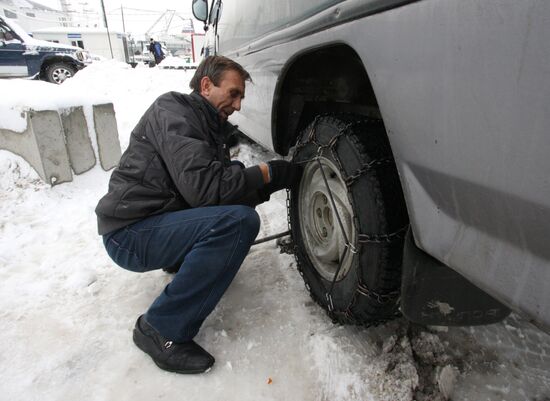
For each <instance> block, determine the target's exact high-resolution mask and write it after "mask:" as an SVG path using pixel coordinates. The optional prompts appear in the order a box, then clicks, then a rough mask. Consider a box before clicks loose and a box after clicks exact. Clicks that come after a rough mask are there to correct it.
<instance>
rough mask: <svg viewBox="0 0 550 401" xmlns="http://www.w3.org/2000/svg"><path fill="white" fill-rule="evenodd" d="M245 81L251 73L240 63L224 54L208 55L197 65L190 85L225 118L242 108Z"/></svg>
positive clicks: (248, 79) (249, 79)
mask: <svg viewBox="0 0 550 401" xmlns="http://www.w3.org/2000/svg"><path fill="white" fill-rule="evenodd" d="M245 81H251V78H250V74H249V73H248V72H247V71H246V70H245V69H244V68H243V67H242V66H241V65H240V64H238V63H236V62H235V61H233V60H231V59H228V58H227V57H223V56H210V57H206V58H205V59H204V60H203V61H202V62H201V63H200V64H199V66H198V67H197V71H195V75H194V76H193V78H192V79H191V82H190V83H189V86H190V87H191V89H194V90H196V91H198V92H199V93H200V94H201V95H202V96H203V97H205V98H206V99H207V100H208V101H209V102H210V104H212V105H213V106H214V107H215V108H217V109H218V113H219V115H220V117H221V118H222V119H223V120H226V119H227V117H228V116H230V115H231V114H232V113H233V112H234V111H235V110H237V111H238V110H240V109H241V100H242V99H243V98H244V90H245Z"/></svg>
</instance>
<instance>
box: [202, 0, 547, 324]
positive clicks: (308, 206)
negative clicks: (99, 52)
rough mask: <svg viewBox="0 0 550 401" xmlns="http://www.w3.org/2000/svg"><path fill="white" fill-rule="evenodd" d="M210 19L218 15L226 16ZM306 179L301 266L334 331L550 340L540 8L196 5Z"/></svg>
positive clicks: (295, 225) (299, 235) (395, 2)
mask: <svg viewBox="0 0 550 401" xmlns="http://www.w3.org/2000/svg"><path fill="white" fill-rule="evenodd" d="M222 6H223V7H222ZM193 12H194V15H195V17H196V18H198V19H199V20H201V21H203V22H204V23H205V24H206V26H207V28H208V30H207V31H206V35H207V37H206V42H205V53H206V54H222V55H226V56H228V57H230V58H233V59H234V60H236V61H237V62H239V63H240V64H242V65H243V66H244V68H246V69H247V70H248V71H249V72H250V74H251V76H252V79H253V82H254V83H253V84H251V85H248V86H247V93H246V98H247V99H246V102H245V103H244V105H243V108H242V110H241V112H239V113H235V115H234V116H235V117H234V119H232V122H233V123H236V124H238V126H239V129H240V130H241V131H243V132H244V133H245V134H246V135H248V136H249V137H251V138H252V139H254V140H255V141H257V142H259V143H261V144H263V145H265V146H266V147H269V148H271V149H273V150H275V151H276V152H278V153H279V154H281V155H283V156H284V155H288V156H292V158H293V160H294V161H296V162H298V163H301V164H302V165H303V167H304V174H303V176H302V178H301V181H300V183H299V184H298V185H297V186H296V187H295V188H293V189H292V190H291V191H290V194H289V224H290V227H291V232H292V242H293V243H292V246H293V249H294V252H295V255H296V258H297V262H298V268H299V270H300V272H301V274H302V275H303V278H304V280H305V283H306V287H307V288H308V289H309V291H310V292H311V295H312V297H313V298H314V299H315V300H316V301H317V302H318V303H319V304H320V305H322V306H323V307H324V308H325V309H326V310H327V311H328V312H329V314H330V316H331V317H332V318H333V319H334V320H335V321H338V322H342V323H362V324H367V325H369V324H376V323H378V322H380V321H383V320H387V319H389V318H391V317H392V316H394V315H395V314H396V313H398V312H399V311H400V312H402V313H403V314H405V316H406V317H408V318H409V319H411V320H413V321H416V322H420V323H424V324H443V325H463V324H468V325H469V324H483V323H490V322H495V321H498V320H501V319H502V318H503V317H505V316H506V315H507V314H508V313H509V309H508V308H511V309H513V310H516V311H519V312H522V313H524V314H526V315H527V316H528V317H530V318H531V319H532V320H533V321H535V322H536V323H538V324H539V325H542V326H544V327H546V328H548V327H549V326H550V297H549V296H548V293H549V290H548V287H549V283H550V268H549V263H550V247H549V246H548V242H549V239H550V179H549V177H550V174H549V172H550V162H549V161H550V158H549V157H548V154H549V153H550V135H549V132H550V110H549V108H548V105H549V102H548V99H550V85H548V83H549V82H550V68H548V66H550V47H549V46H548V43H550V24H548V20H549V19H550V2H540V1H536V0H525V1H521V2H518V1H514V0H472V1H467V2H463V1H437V0H421V1H411V0H408V1H407V0H385V1H378V0H376V1H375V0H365V1H355V0H315V1H314V0H281V1H279V2H273V1H269V0H215V1H213V2H212V3H210V4H209V2H208V1H207V0H194V1H193Z"/></svg>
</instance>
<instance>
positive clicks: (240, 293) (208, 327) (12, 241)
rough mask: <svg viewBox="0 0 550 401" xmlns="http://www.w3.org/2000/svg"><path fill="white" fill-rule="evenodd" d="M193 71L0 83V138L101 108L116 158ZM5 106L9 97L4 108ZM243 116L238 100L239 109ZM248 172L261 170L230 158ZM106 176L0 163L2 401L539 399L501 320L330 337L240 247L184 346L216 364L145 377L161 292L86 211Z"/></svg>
mask: <svg viewBox="0 0 550 401" xmlns="http://www.w3.org/2000/svg"><path fill="white" fill-rule="evenodd" d="M193 73H194V71H184V70H164V69H160V68H139V67H138V68H135V69H132V68H129V67H127V66H126V65H125V64H121V63H117V62H113V61H106V62H98V63H94V64H92V65H91V66H89V67H87V68H86V69H84V70H82V71H80V72H78V74H76V76H75V77H74V78H71V79H70V80H68V81H66V82H65V83H63V84H62V85H60V86H56V85H52V84H47V83H44V82H40V81H27V80H0V93H2V94H4V96H2V98H1V103H0V117H1V118H0V124H1V125H2V127H3V128H11V129H16V130H19V131H20V130H22V129H24V126H22V123H21V117H20V113H21V111H22V110H25V109H27V108H29V107H32V108H36V109H51V108H59V107H66V106H67V105H83V106H84V107H85V109H87V110H89V109H90V108H91V105H92V104H94V103H96V102H113V104H114V106H115V111H116V114H117V123H118V130H119V134H120V140H121V145H122V148H123V149H124V148H126V147H127V145H128V138H129V135H130V132H131V130H132V128H133V127H134V125H135V124H136V123H137V121H138V120H139V118H140V117H141V115H142V113H143V112H144V111H145V109H146V108H147V107H149V105H150V103H151V102H152V101H153V100H154V99H155V98H156V97H157V96H158V95H160V94H162V93H164V92H166V91H170V90H176V91H180V92H188V91H189V88H188V81H189V79H190V78H191V76H192V74H193ZM5 94H9V96H6V95H5ZM243 107H246V101H245V102H244V104H243ZM232 153H233V156H234V158H237V159H239V160H241V161H243V162H244V163H245V164H246V165H252V164H255V163H258V162H259V161H261V160H268V159H270V158H273V157H274V155H273V154H271V153H269V152H267V151H265V150H263V149H261V148H260V147H258V146H257V145H251V144H248V143H241V144H240V145H239V146H238V147H236V148H233V149H232ZM109 176H110V172H105V171H103V170H102V169H101V168H100V167H99V166H96V167H95V168H93V169H92V170H90V171H89V172H87V173H85V174H82V175H80V176H75V177H74V181H73V182H71V183H65V184H61V185H58V186H55V187H50V186H49V185H46V184H44V183H43V182H42V181H40V180H39V178H38V175H37V174H36V172H34V170H33V169H32V168H30V167H29V165H28V164H27V163H26V162H25V161H24V160H23V159H21V158H20V157H18V156H15V155H13V154H11V153H9V152H7V151H0V205H1V206H0V306H1V308H0V322H1V327H2V330H0V343H1V344H2V345H1V346H0V377H1V379H0V400H6V401H8V400H9V401H18V400H25V401H29V400H40V401H49V400H72V399H74V400H83V401H84V400H93V401H104V400H117V401H123V400H133V401H140V400H151V399H166V400H176V399H177V400H189V401H207V400H216V401H219V400H224V401H233V400H235V401H237V400H239V401H246V400H251V401H252V400H254V401H267V400H270V401H271V400H274V401H275V400H276V401H283V400H285V401H286V400H293V401H294V400H296V401H300V400H304V401H329V400H330V401H351V400H354V401H355V400H356V401H367V400H376V401H378V400H384V401H385V400H387V401H409V400H413V399H415V400H430V401H434V400H443V399H445V398H446V397H449V396H450V395H451V394H452V399H453V400H473V399H476V400H482V399H483V400H518V399H543V398H544V397H548V394H550V373H548V372H549V369H548V367H549V366H550V340H549V337H548V335H546V334H545V333H542V332H541V331H539V330H537V329H536V328H534V327H532V326H530V325H529V324H528V323H527V322H526V321H525V320H523V319H521V318H520V317H518V316H516V315H512V316H511V317H510V318H508V319H507V320H505V321H504V322H503V323H502V324H496V325H491V326H487V327H477V328H452V327H451V328H448V329H442V328H426V327H419V326H416V325H412V324H410V323H408V322H406V321H405V320H404V319H398V320H395V321H393V322H389V323H387V324H385V325H382V326H379V327H376V328H362V327H347V326H337V325H333V324H332V323H331V321H330V319H328V317H327V316H326V314H325V313H324V312H323V310H322V309H321V308H320V307H319V306H318V305H317V304H315V303H314V302H313V301H312V300H311V299H310V297H309V295H308V293H307V291H306V290H305V288H304V285H303V282H302V279H301V277H300V276H299V274H298V272H297V270H296V265H295V261H294V259H293V257H292V256H290V255H285V254H280V253H279V250H278V248H277V247H276V245H275V243H274V242H266V243H263V244H260V245H257V246H255V247H253V248H252V250H251V251H250V253H249V255H248V256H247V258H246V260H245V261H244V263H243V265H242V267H241V270H240V271H239V273H238V275H237V277H236V278H235V280H234V282H233V283H232V285H231V286H230V288H229V289H228V291H227V293H226V294H225V296H224V297H223V299H222V301H221V303H220V304H219V305H218V307H217V308H216V309H215V311H214V312H213V313H212V315H211V316H209V318H208V319H207V320H206V322H205V324H204V326H203V327H202V329H201V331H200V333H199V335H198V336H197V338H196V341H197V342H198V343H199V344H201V345H202V346H204V347H205V348H206V349H207V350H208V351H209V352H211V353H212V354H213V355H214V356H215V357H216V364H215V365H214V367H213V369H212V370H211V371H210V372H208V373H206V374H203V375H195V376H184V375H177V374H173V373H168V372H165V371H162V370H160V369H158V368H157V367H156V366H155V365H154V363H153V362H152V361H151V359H150V358H149V357H148V356H147V355H145V354H144V353H142V352H141V351H140V350H138V349H137V348H136V347H135V346H134V344H133V343H132V339H131V336H132V335H131V333H132V328H133V325H134V322H135V320H136V318H137V317H138V316H139V315H140V314H141V313H143V312H144V311H145V310H146V308H147V307H148V306H149V304H150V303H151V302H152V301H153V300H154V298H155V297H156V296H157V294H159V293H160V291H162V289H163V288H164V286H165V285H166V284H167V283H168V282H169V281H170V279H171V276H170V275H168V274H165V273H163V272H162V271H156V272H150V273H145V274H137V273H132V272H129V271H126V270H124V269H122V268H119V267H117V266H116V265H115V264H114V263H113V262H112V261H111V260H110V259H109V257H108V256H107V254H106V252H105V250H104V248H103V245H102V242H101V238H100V237H99V236H98V235H97V231H96V219H95V214H94V208H95V206H96V204H97V201H98V199H99V198H100V197H101V196H102V195H103V194H104V193H105V192H106V190H107V184H108V180H109ZM285 200H286V199H285V193H284V192H280V193H277V194H275V195H274V196H273V198H272V200H271V201H270V202H268V203H266V204H263V205H260V206H259V207H258V209H257V210H258V213H259V214H260V217H261V219H262V228H261V231H260V234H259V237H264V236H267V235H271V234H275V233H278V232H281V231H284V230H286V229H287V224H286V206H285Z"/></svg>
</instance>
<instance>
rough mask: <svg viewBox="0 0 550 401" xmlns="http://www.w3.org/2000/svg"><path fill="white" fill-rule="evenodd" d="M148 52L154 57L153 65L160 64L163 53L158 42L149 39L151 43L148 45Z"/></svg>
mask: <svg viewBox="0 0 550 401" xmlns="http://www.w3.org/2000/svg"><path fill="white" fill-rule="evenodd" d="M149 51H150V52H151V54H152V55H153V57H155V64H160V62H161V61H162V60H163V59H164V52H163V51H162V46H161V45H160V43H159V42H157V41H156V40H154V39H153V38H151V41H150V43H149Z"/></svg>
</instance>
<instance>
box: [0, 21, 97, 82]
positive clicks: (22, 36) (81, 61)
mask: <svg viewBox="0 0 550 401" xmlns="http://www.w3.org/2000/svg"><path fill="white" fill-rule="evenodd" d="M91 62H92V59H91V57H90V55H89V54H88V52H86V51H84V50H82V49H81V48H79V47H75V46H69V45H65V44H60V43H53V42H48V41H44V40H37V39H34V38H32V37H31V36H29V35H28V34H27V33H26V32H25V31H24V30H23V29H22V28H21V27H20V26H19V25H17V24H16V23H15V22H13V21H10V20H8V19H5V18H3V17H0V78H31V79H34V78H38V79H42V80H45V81H48V82H51V83H54V84H61V83H63V82H64V81H65V80H66V79H67V78H70V77H72V76H74V74H76V72H77V71H79V70H81V69H82V68H84V67H86V66H87V65H88V64H90V63H91Z"/></svg>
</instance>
